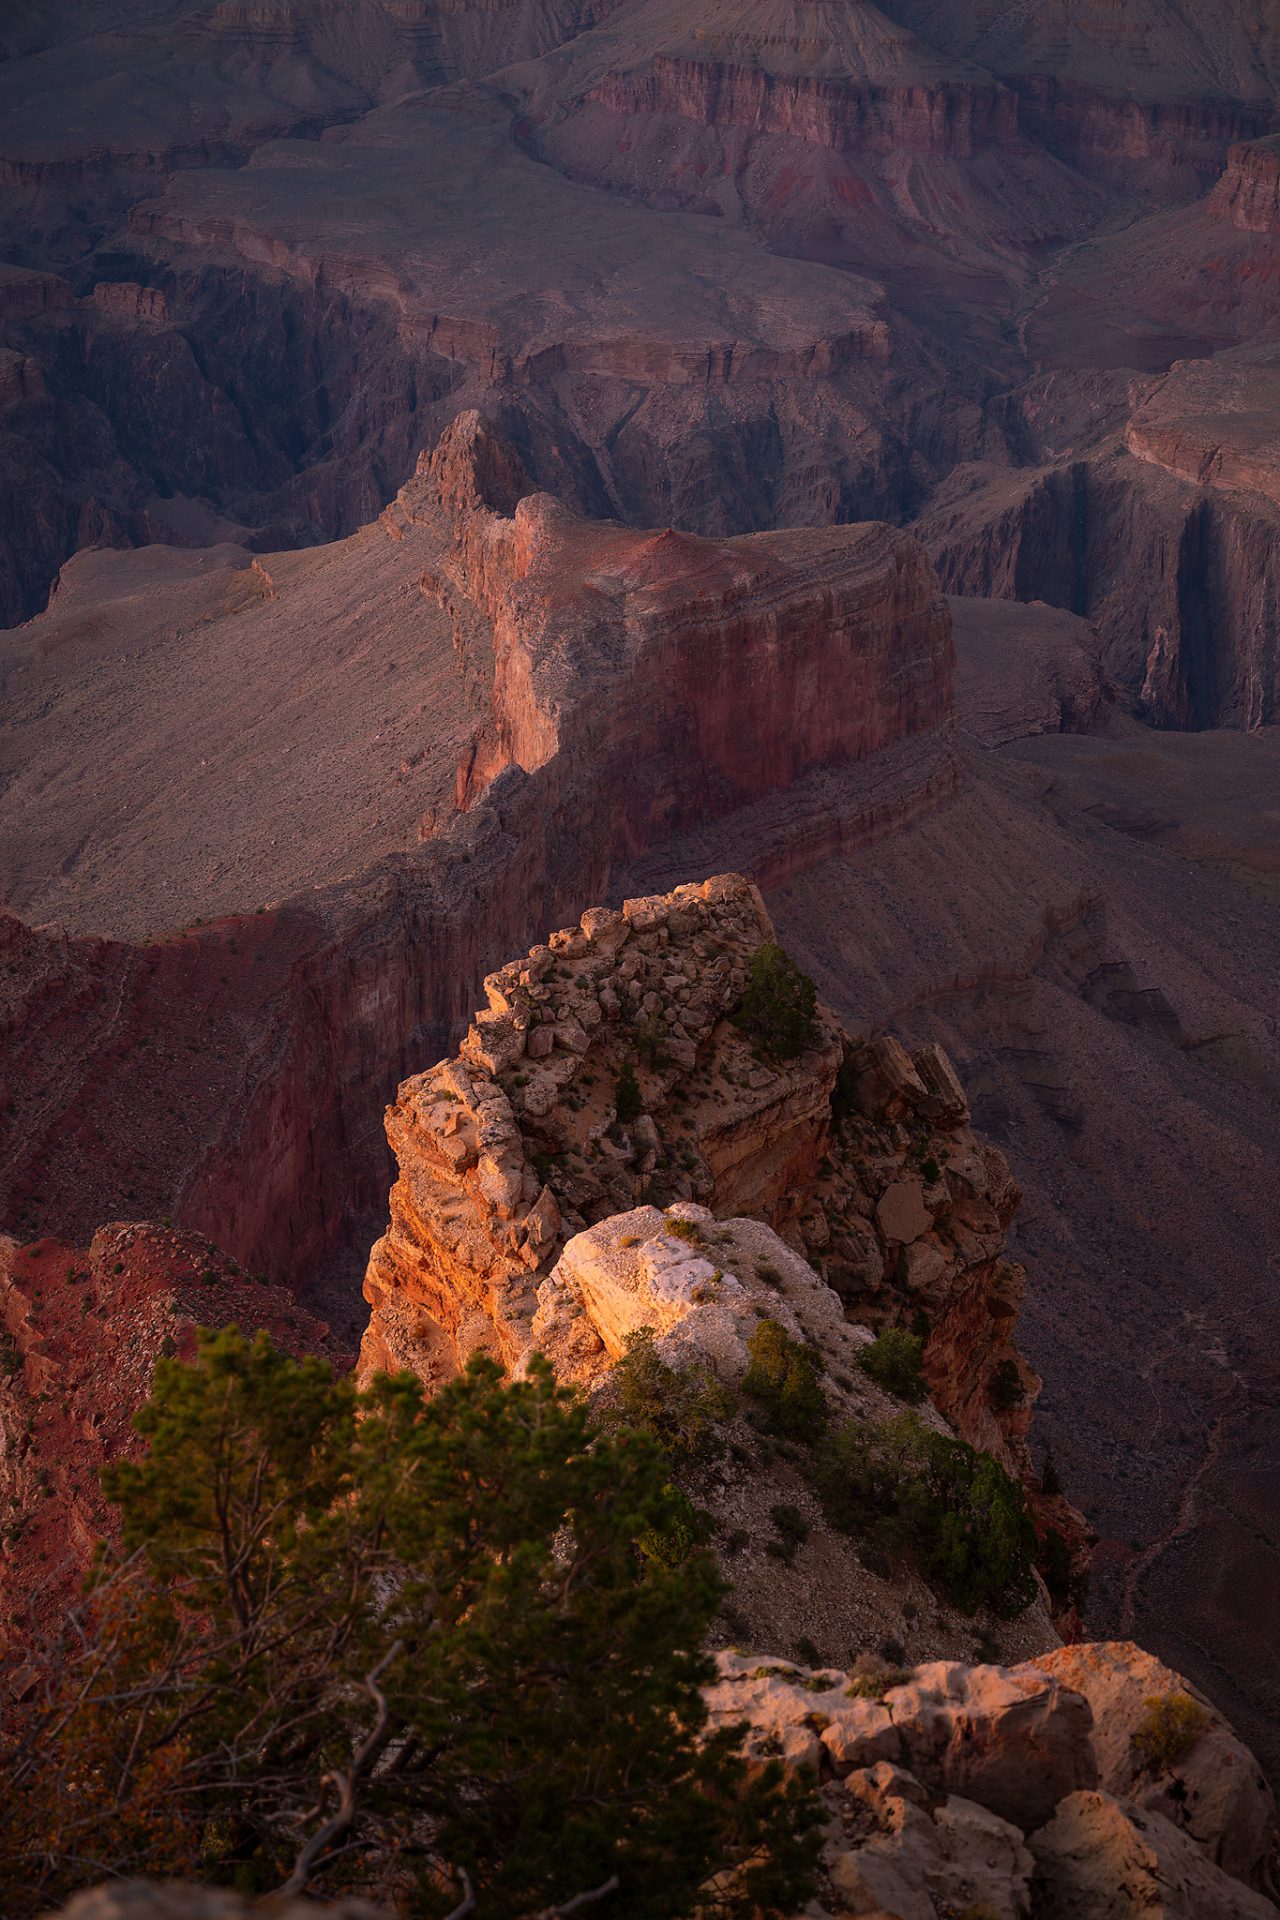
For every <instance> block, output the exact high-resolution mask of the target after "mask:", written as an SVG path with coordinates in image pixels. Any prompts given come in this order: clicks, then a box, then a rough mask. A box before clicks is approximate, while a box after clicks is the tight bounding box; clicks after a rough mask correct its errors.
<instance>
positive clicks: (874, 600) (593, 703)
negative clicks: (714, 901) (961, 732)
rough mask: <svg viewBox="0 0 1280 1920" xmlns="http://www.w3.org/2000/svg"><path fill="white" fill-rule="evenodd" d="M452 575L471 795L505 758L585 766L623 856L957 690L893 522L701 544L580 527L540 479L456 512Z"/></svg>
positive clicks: (446, 467)
mask: <svg viewBox="0 0 1280 1920" xmlns="http://www.w3.org/2000/svg"><path fill="white" fill-rule="evenodd" d="M477 435H480V437H481V439H483V437H484V436H483V435H482V434H481V430H480V429H479V427H478V425H477V423H476V422H475V421H474V419H469V420H468V421H467V423H465V425H462V426H459V427H458V428H455V429H453V430H451V432H450V434H449V435H446V436H445V439H444V440H443V441H442V442H441V445H440V448H439V449H438V450H437V453H436V454H435V456H433V462H432V468H431V471H432V476H433V482H434V486H435V488H437V489H439V490H440V491H441V492H442V493H443V494H444V495H445V496H447V497H452V496H453V494H454V492H455V489H454V487H453V483H452V482H451V480H450V479H449V477H448V476H449V473H450V470H451V468H452V467H453V466H454V465H456V464H457V462H458V461H459V460H460V459H461V460H462V461H463V462H464V464H465V463H466V462H469V461H471V460H472V459H474V458H476V457H480V458H484V457H486V456H484V455H483V454H481V455H478V456H477V455H475V454H473V453H472V452H471V451H470V450H469V448H470V444H471V442H472V441H474V440H475V438H476V436H477ZM449 571H450V573H451V576H452V580H453V582H454V583H455V584H456V585H457V587H458V588H460V589H461V591H462V592H463V593H464V594H465V595H466V596H467V598H468V600H469V601H471V602H472V603H473V604H474V605H475V606H478V607H479V608H480V609H481V610H482V611H483V613H484V614H485V616H486V617H487V618H488V620H489V621H490V622H491V624H492V628H493V645H494V654H495V669H494V687H493V709H492V711H493V719H492V728H491V732H490V737H489V738H488V739H487V740H483V741H482V742H481V743H479V745H478V748H477V754H476V759H475V764H474V765H473V766H472V767H471V768H469V769H466V770H465V772H464V776H463V788H462V791H463V794H464V797H466V798H467V799H470V798H472V797H474V792H475V790H476V786H477V783H478V781H479V780H481V779H490V778H492V777H494V775H495V774H497V773H499V772H501V771H502V769H503V768H504V767H507V766H511V765H515V766H517V767H519V768H520V769H522V770H523V771H524V772H526V773H535V772H537V771H539V770H540V769H541V768H543V767H546V766H547V765H548V763H549V762H550V761H552V760H553V759H554V758H556V757H557V756H559V758H560V760H561V762H562V764H563V765H564V766H566V767H567V768H568V769H570V770H572V771H576V770H577V769H578V768H585V767H586V766H587V764H588V762H589V763H590V764H591V765H592V767H593V769H594V777H595V779H596V780H597V781H598V782H599V785H600V805H601V808H602V810H603V811H604V813H605V815H606V817H607V818H609V820H610V823H611V830H612V834H613V836H614V837H615V844H616V845H618V846H619V847H621V846H625V847H626V848H627V850H628V851H629V852H631V853H640V852H643V851H645V850H646V849H647V848H648V847H650V846H651V845H652V844H653V843H654V842H655V840H657V839H658V838H660V837H662V836H664V835H665V834H667V833H669V832H670V831H672V830H673V829H679V828H682V827H685V826H688V825H690V824H692V823H693V822H694V821H697V820H700V819H704V818H707V817H714V816H715V815H717V814H722V813H726V812H729V811H731V810H732V809H733V808H735V807H738V806H741V805H743V804H746V803H749V802H750V801H752V800H756V799H759V798H760V797H761V796H762V795H764V794H768V793H772V792H777V791H779V790H782V789H784V788H786V787H789V786H790V785H791V784H792V783H793V782H794V781H795V780H796V779H797V777H798V776H799V775H801V774H802V773H804V772H806V771H808V770H810V769H812V768H816V767H822V766H830V765H834V764H839V763H841V762H844V761H849V760H857V759H862V758H864V757H865V756H866V755H868V754H871V753H874V752H876V751H877V750H878V749H880V748H882V747H885V746H888V745H889V744H890V743H892V742H893V741H895V740H898V739H900V738H902V737H903V736H904V735H907V734H913V733H920V732H925V731H927V730H929V729H930V728H932V727H935V726H937V725H938V724H939V723H940V722H941V720H942V719H943V718H944V716H945V715H946V713H947V712H948V711H949V709H950V707H951V704H952V699H953V674H954V655H953V651H952V646H951V631H950V614H949V612H948V610H947V608H946V604H945V602H944V601H943V600H942V598H941V595H940V594H939V592H938V589H937V585H936V582H935V580H934V577H933V574H932V570H931V568H930V567H929V565H928V563H927V561H926V560H925V558H924V555H923V554H922V553H921V551H920V549H919V547H918V546H917V545H916V543H915V542H914V541H913V540H911V539H910V538H909V537H905V536H903V535H900V534H896V533H894V532H892V531H891V530H890V529H889V528H887V527H883V526H872V527H866V528H860V529H858V530H856V531H851V530H850V529H848V528H841V529H839V530H831V531H829V532H818V531H812V532H809V531H799V530H797V531H794V532H790V533H785V534H754V535H749V536H744V537H743V538H741V539H739V540H735V541H732V542H712V541H706V540H697V539H695V538H693V537H692V536H689V535H681V534H677V533H674V532H672V531H670V530H668V531H666V532H663V533H656V534H655V533H643V534H636V533H632V532H629V531H624V530H623V529H621V528H614V527H609V526H597V525H592V524H588V523H585V522H583V521H581V520H578V519H576V518H575V517H574V516H573V515H571V514H569V513H567V512H566V511H565V510H564V509H563V508H562V507H560V506H559V505H558V504H557V503H556V502H555V501H553V500H551V499H549V498H548V497H547V496H545V495H540V496H535V497H533V498H525V499H521V500H520V501H519V502H518V504H516V505H515V508H514V512H513V513H512V514H511V515H510V516H507V515H504V514H502V513H494V512H493V511H492V510H491V509H489V508H488V507H486V506H484V505H479V506H476V507H474V508H464V509H463V510H462V512H461V514H460V517H459V522H458V533H457V538H456V542H455V548H454V559H453V564H452V567H451V568H450V570H449ZM831 687H839V688H840V697H839V699H837V700H829V699H824V698H823V692H824V689H827V688H831ZM562 777H563V775H562Z"/></svg>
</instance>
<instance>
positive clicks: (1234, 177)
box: [1210, 140, 1280, 233]
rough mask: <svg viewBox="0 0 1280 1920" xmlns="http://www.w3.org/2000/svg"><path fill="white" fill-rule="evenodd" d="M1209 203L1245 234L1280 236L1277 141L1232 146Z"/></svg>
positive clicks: (1279, 176)
mask: <svg viewBox="0 0 1280 1920" xmlns="http://www.w3.org/2000/svg"><path fill="white" fill-rule="evenodd" d="M1210 204H1211V206H1212V207H1213V210H1214V212H1215V213H1219V214H1221V215H1222V216H1223V217H1224V218H1225V219H1228V220H1230V221H1231V222H1232V224H1233V225H1234V226H1237V227H1240V228H1242V229H1243V231H1244V232H1246V233H1280V140H1251V141H1245V142H1242V143H1241V144H1240V145H1238V146H1234V147H1232V149H1231V152H1230V153H1229V154H1228V156H1227V167H1226V172H1225V173H1224V174H1223V176H1222V179H1221V180H1220V181H1219V182H1218V185H1217V186H1216V187H1215V189H1214V192H1213V197H1212V200H1211V202H1210Z"/></svg>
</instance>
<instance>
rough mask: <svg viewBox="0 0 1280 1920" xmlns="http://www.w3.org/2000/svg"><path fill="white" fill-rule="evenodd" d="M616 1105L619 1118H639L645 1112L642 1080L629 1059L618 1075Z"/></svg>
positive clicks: (625, 1119)
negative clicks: (640, 1080) (637, 1075)
mask: <svg viewBox="0 0 1280 1920" xmlns="http://www.w3.org/2000/svg"><path fill="white" fill-rule="evenodd" d="M614 1105H615V1107H616V1109H617V1114H618V1118H619V1120H621V1121H623V1122H624V1123H625V1122H626V1121H628V1120H638V1119H639V1118H640V1115H641V1114H642V1113H643V1112H644V1098H643V1096H642V1094H641V1092H640V1082H639V1081H638V1080H637V1079H636V1070H635V1068H634V1067H633V1066H632V1064H631V1062H630V1061H629V1060H628V1061H627V1062H626V1063H625V1064H624V1066H623V1068H622V1071H621V1073H619V1075H618V1089H617V1092H616V1094H615V1095H614Z"/></svg>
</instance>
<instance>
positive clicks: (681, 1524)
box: [636, 1485, 711, 1569]
mask: <svg viewBox="0 0 1280 1920" xmlns="http://www.w3.org/2000/svg"><path fill="white" fill-rule="evenodd" d="M663 1492H664V1494H665V1495H666V1497H667V1501H668V1504H669V1512H668V1513H667V1514H666V1515H665V1516H664V1519H663V1524H662V1525H661V1526H652V1527H642V1528H641V1530H640V1532H639V1533H638V1534H637V1535H636V1546H637V1547H638V1548H639V1551H640V1557H641V1560H642V1561H644V1562H645V1563H646V1564H647V1565H650V1566H657V1567H665V1568H668V1569H673V1568H675V1567H683V1566H686V1565H687V1564H688V1562H689V1561H690V1560H692V1559H693V1557H694V1555H695V1554H696V1553H698V1552H700V1551H701V1549H702V1548H703V1547H704V1546H705V1545H706V1542H707V1540H708V1539H709V1538H710V1535H711V1520H710V1518H709V1516H708V1515H707V1514H705V1513H703V1512H702V1511H701V1509H700V1508H698V1507H695V1506H694V1504H693V1502H692V1500H690V1498H689V1496H688V1495H687V1494H686V1493H683V1492H682V1491H681V1489H680V1488H679V1487H676V1486H670V1485H668V1486H666V1487H664V1488H663Z"/></svg>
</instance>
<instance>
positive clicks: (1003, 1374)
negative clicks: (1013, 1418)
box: [991, 1360, 1027, 1413]
mask: <svg viewBox="0 0 1280 1920" xmlns="http://www.w3.org/2000/svg"><path fill="white" fill-rule="evenodd" d="M1026 1397H1027V1390H1026V1388H1025V1387H1024V1386H1023V1384H1022V1375H1021V1374H1020V1373H1019V1372H1018V1363H1017V1361H1016V1360H1002V1361H1001V1362H1000V1365H999V1366H998V1367H997V1368H996V1370H995V1372H994V1373H993V1374H992V1376H991V1404H992V1406H993V1407H994V1408H995V1410H996V1412H997V1413H1009V1412H1011V1411H1012V1409H1013V1408H1014V1407H1020V1406H1021V1405H1022V1404H1023V1402H1024V1401H1025V1400H1026Z"/></svg>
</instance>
